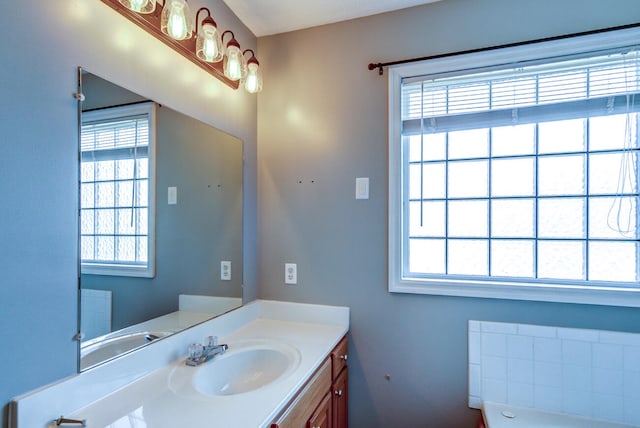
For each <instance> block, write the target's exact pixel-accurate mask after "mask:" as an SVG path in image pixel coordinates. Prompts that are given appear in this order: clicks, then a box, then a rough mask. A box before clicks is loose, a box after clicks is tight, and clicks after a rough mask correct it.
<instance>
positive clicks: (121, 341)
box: [80, 331, 173, 370]
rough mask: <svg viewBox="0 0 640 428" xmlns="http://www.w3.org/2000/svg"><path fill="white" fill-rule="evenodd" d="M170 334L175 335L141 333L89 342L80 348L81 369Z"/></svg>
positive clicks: (160, 332) (161, 332) (106, 337)
mask: <svg viewBox="0 0 640 428" xmlns="http://www.w3.org/2000/svg"><path fill="white" fill-rule="evenodd" d="M170 334H173V333H172V332H170V331H140V332H136V333H127V334H117V335H114V336H104V337H101V338H98V339H93V340H90V341H87V342H86V343H83V344H82V346H81V347H80V369H81V370H84V369H86V368H89V367H92V366H94V365H96V364H99V363H102V362H104V361H107V360H109V359H111V358H113V357H115V356H118V355H120V354H123V353H125V352H129V351H132V350H134V349H137V348H139V347H141V346H144V345H147V344H149V343H151V342H153V341H155V340H157V339H161V338H163V337H166V336H169V335H170Z"/></svg>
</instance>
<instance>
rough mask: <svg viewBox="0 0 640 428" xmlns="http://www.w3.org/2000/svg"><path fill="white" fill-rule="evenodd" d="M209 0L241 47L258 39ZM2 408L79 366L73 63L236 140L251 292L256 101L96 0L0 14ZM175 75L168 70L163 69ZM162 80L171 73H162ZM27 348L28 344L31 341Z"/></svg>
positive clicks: (29, 3)
mask: <svg viewBox="0 0 640 428" xmlns="http://www.w3.org/2000/svg"><path fill="white" fill-rule="evenodd" d="M189 3H190V4H191V7H192V8H194V10H197V8H198V7H199V6H204V5H207V6H209V7H210V8H211V10H212V13H213V14H214V16H215V19H216V22H218V24H219V25H220V27H221V28H224V29H232V30H233V31H234V33H235V35H236V38H237V39H238V41H239V42H240V44H241V45H242V46H243V47H246V48H255V45H256V38H255V36H253V34H251V33H250V32H249V31H248V30H247V29H246V27H244V26H243V25H242V23H241V22H240V21H239V20H238V19H237V17H236V16H235V15H233V14H232V13H231V12H230V11H229V9H228V8H227V6H226V5H225V4H224V3H223V1H222V0H202V1H198V0H193V1H190V2H189ZM0 55H1V56H2V60H1V61H0V100H1V101H0V135H1V137H0V195H1V196H2V202H1V203H0V207H1V208H0V341H1V346H0V367H1V368H0V407H3V417H2V425H3V426H4V425H5V424H6V409H4V407H5V404H6V403H7V402H8V401H9V400H10V399H11V398H12V397H14V396H16V395H18V394H22V393H24V392H27V391H29V390H31V389H34V388H36V387H39V386H42V385H45V384H47V383H50V382H53V381H55V380H58V379H61V378H63V377H65V376H69V375H72V374H73V373H75V371H76V367H77V344H76V342H74V341H73V340H72V337H73V335H74V334H75V332H76V330H77V306H76V302H77V273H78V269H77V248H76V241H77V238H76V236H77V222H76V217H77V213H76V200H77V185H76V180H77V115H76V102H75V101H74V99H73V98H72V93H73V92H75V90H76V67H77V66H84V67H86V68H87V69H88V70H91V71H92V72H94V73H96V74H98V75H100V76H102V77H105V78H107V79H109V80H112V81H114V82H118V83H119V84H120V85H122V86H124V87H126V88H128V89H131V90H134V91H135V92H138V93H139V94H141V95H143V96H146V97H149V98H153V99H155V100H156V101H158V102H159V103H161V104H163V105H166V106H168V107H170V108H173V109H175V110H178V111H181V112H184V113H186V114H188V115H189V116H192V117H195V118H197V119H199V120H201V121H203V122H206V123H208V124H210V125H213V126H215V127H217V128H220V129H222V130H224V131H225V132H228V133H230V134H232V135H235V136H237V137H239V138H240V139H241V140H243V142H244V153H245V160H244V162H245V165H246V168H245V169H244V171H245V173H244V186H245V189H246V192H245V196H244V201H243V208H244V214H243V227H244V231H245V234H244V238H243V239H244V243H243V247H244V263H243V264H244V266H245V267H246V268H245V271H244V272H243V279H244V285H245V288H244V291H245V296H246V298H247V299H251V298H252V297H253V296H255V295H256V294H257V291H256V268H255V266H256V260H257V249H256V240H257V217H256V216H257V214H256V210H257V208H256V207H257V190H256V188H257V183H256V156H257V155H256V153H257V148H256V121H257V119H256V112H257V101H256V97H255V96H254V95H249V94H246V93H245V92H244V91H234V90H232V89H230V88H228V87H226V86H225V85H223V84H222V83H220V82H218V81H217V80H216V79H214V78H212V77H211V76H209V75H207V74H206V73H205V72H204V71H201V70H200V69H199V68H198V67H196V66H195V65H193V64H192V63H190V62H189V61H187V60H186V59H184V58H183V57H182V56H181V55H180V54H178V53H174V52H173V51H171V50H170V49H168V48H167V47H166V46H164V45H163V44H162V43H160V42H158V41H156V40H155V39H154V38H153V37H151V36H150V35H148V34H146V33H145V32H144V31H143V30H140V29H138V28H136V27H135V26H134V25H133V24H131V23H129V22H128V21H127V20H126V19H124V18H123V17H121V16H119V15H118V14H117V13H115V12H114V11H113V10H112V9H111V8H109V7H108V6H106V5H104V4H103V3H102V2H100V1H98V0H91V1H86V0H65V1H45V2H43V1H40V0H23V1H21V2H20V4H19V7H15V8H12V9H11V12H10V13H2V14H0ZM171 76H176V77H175V78H170V77H171ZM168 82H170V84H168ZM34 346H36V347H37V351H36V350H34Z"/></svg>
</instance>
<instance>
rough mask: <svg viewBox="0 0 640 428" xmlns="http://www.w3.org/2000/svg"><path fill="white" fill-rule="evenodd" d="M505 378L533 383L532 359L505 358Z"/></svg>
mask: <svg viewBox="0 0 640 428" xmlns="http://www.w3.org/2000/svg"><path fill="white" fill-rule="evenodd" d="M507 379H508V380H509V381H511V382H520V383H529V384H533V360H519V359H516V358H509V359H508V360H507Z"/></svg>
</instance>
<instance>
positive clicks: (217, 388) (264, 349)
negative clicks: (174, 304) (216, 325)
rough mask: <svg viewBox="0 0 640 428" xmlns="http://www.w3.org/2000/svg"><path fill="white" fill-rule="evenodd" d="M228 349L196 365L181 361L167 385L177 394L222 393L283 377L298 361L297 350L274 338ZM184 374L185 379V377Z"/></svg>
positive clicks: (242, 390) (247, 389) (243, 390)
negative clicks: (188, 365)
mask: <svg viewBox="0 0 640 428" xmlns="http://www.w3.org/2000/svg"><path fill="white" fill-rule="evenodd" d="M228 345H229V349H228V350H227V352H226V353H224V354H223V355H218V356H216V357H214V358H212V359H211V360H209V361H207V362H206V363H203V364H202V365H200V366H198V367H187V366H183V365H181V366H180V367H178V368H177V369H176V370H174V372H173V373H172V376H171V377H172V381H170V383H172V384H173V385H170V386H171V387H172V389H173V390H174V392H177V393H180V394H181V395H185V393H186V394H187V395H192V394H190V392H193V391H195V392H196V393H197V394H203V395H206V396H224V395H235V394H242V393H246V392H250V391H254V390H257V389H259V388H262V387H264V386H267V385H269V384H271V383H273V382H276V381H278V380H281V379H284V378H285V377H286V376H287V375H289V374H291V373H292V372H293V371H294V370H295V369H296V368H298V366H299V364H300V352H299V351H298V350H297V349H295V348H293V347H291V346H289V345H286V344H283V343H279V342H275V341H251V342H240V343H229V344H228ZM185 377H186V378H188V380H187V379H185Z"/></svg>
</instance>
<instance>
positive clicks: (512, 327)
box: [481, 321, 518, 334]
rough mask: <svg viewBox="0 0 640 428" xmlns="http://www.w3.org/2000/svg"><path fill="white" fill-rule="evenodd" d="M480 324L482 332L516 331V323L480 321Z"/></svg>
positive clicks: (511, 332)
mask: <svg viewBox="0 0 640 428" xmlns="http://www.w3.org/2000/svg"><path fill="white" fill-rule="evenodd" d="M481 326H482V331H483V332H484V333H503V334H516V333H517V332H518V326H517V324H510V323H504V322H490V321H482V322H481Z"/></svg>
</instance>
